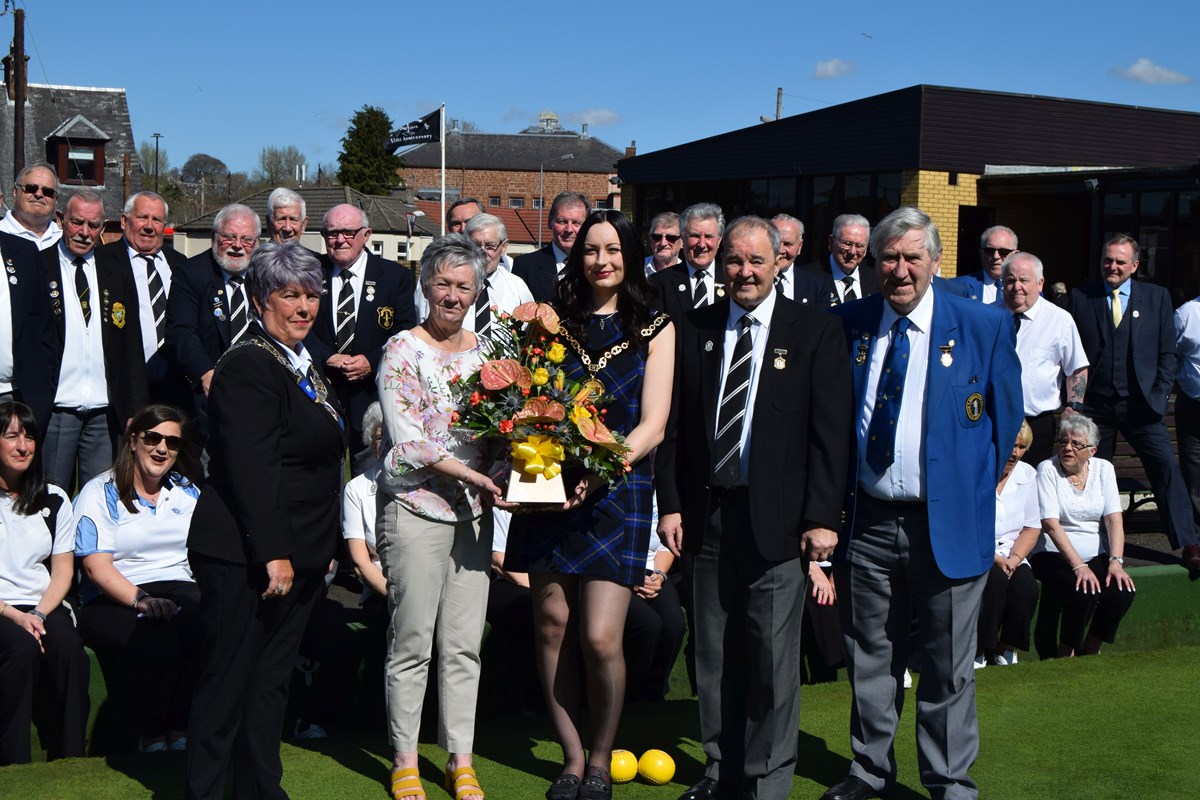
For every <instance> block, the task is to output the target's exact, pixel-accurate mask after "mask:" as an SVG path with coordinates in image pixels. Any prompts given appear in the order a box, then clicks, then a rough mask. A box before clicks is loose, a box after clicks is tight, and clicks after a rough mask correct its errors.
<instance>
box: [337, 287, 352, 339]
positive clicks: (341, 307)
mask: <svg viewBox="0 0 1200 800" xmlns="http://www.w3.org/2000/svg"><path fill="white" fill-rule="evenodd" d="M353 280H354V273H353V272H351V271H350V270H348V269H344V270H342V288H341V291H339V292H338V305H337V351H338V352H339V353H345V352H346V351H347V350H349V349H350V344H351V342H353V341H354V283H353Z"/></svg>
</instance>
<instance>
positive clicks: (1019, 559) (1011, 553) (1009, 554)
mask: <svg viewBox="0 0 1200 800" xmlns="http://www.w3.org/2000/svg"><path fill="white" fill-rule="evenodd" d="M1008 557H1009V558H1015V559H1017V560H1018V561H1024V560H1025V556H1019V555H1017V554H1016V553H1014V552H1013V551H1012V550H1009V551H1008Z"/></svg>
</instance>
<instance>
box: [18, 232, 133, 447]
mask: <svg viewBox="0 0 1200 800" xmlns="http://www.w3.org/2000/svg"><path fill="white" fill-rule="evenodd" d="M42 268H43V270H44V271H45V275H46V278H45V279H46V281H47V282H48V286H49V289H50V292H49V298H50V306H51V309H52V311H53V315H54V323H55V324H54V333H55V336H54V343H55V363H56V364H59V365H60V366H61V362H62V354H63V350H64V346H65V345H64V343H65V342H66V338H67V326H66V320H65V318H64V316H63V314H64V308H63V303H64V302H71V303H73V302H76V300H75V282H74V279H73V278H72V279H71V280H66V279H65V278H64V277H63V274H62V262H61V261H60V260H59V252H58V245H57V244H55V245H54V246H52V247H47V248H46V249H45V250H43V251H42ZM91 305H92V313H93V314H95V313H99V314H100V341H101V347H102V348H103V349H104V379H105V382H106V383H107V384H108V405H109V409H110V411H111V413H110V414H109V429H110V430H111V431H112V433H113V434H114V435H117V434H120V433H121V432H122V431H123V430H124V429H125V422H126V420H128V419H130V418H131V417H133V416H134V415H135V414H137V412H139V411H141V410H142V408H143V407H145V405H146V404H147V403H149V402H150V389H149V387H148V385H147V383H146V352H145V350H144V349H143V348H142V323H141V319H140V317H139V316H138V309H139V305H138V296H137V287H136V286H134V284H133V275H132V273H130V272H129V270H126V269H120V268H117V267H114V265H113V262H112V261H111V260H109V261H106V262H101V261H99V260H97V261H96V292H95V294H94V295H93V299H92V303H91Z"/></svg>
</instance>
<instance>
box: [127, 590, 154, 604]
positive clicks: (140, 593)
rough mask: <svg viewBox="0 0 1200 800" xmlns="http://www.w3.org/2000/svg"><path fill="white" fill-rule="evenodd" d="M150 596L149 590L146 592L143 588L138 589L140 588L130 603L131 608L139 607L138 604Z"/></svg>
mask: <svg viewBox="0 0 1200 800" xmlns="http://www.w3.org/2000/svg"><path fill="white" fill-rule="evenodd" d="M149 596H150V593H149V592H144V591H142V590H141V589H138V590H137V594H135V595H134V596H133V602H132V603H130V604H129V607H130V608H137V606H138V603H140V602H142V601H143V600H145V599H146V598H147V597H149Z"/></svg>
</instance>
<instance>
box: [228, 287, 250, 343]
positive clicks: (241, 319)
mask: <svg viewBox="0 0 1200 800" xmlns="http://www.w3.org/2000/svg"><path fill="white" fill-rule="evenodd" d="M245 280H246V276H245V275H234V276H233V277H231V278H230V279H229V333H230V334H231V335H230V337H229V343H230V344H237V342H238V340H239V339H241V338H242V336H243V335H244V334H245V333H246V328H248V327H250V313H249V311H250V309H249V307H248V305H247V303H246V284H245Z"/></svg>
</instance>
